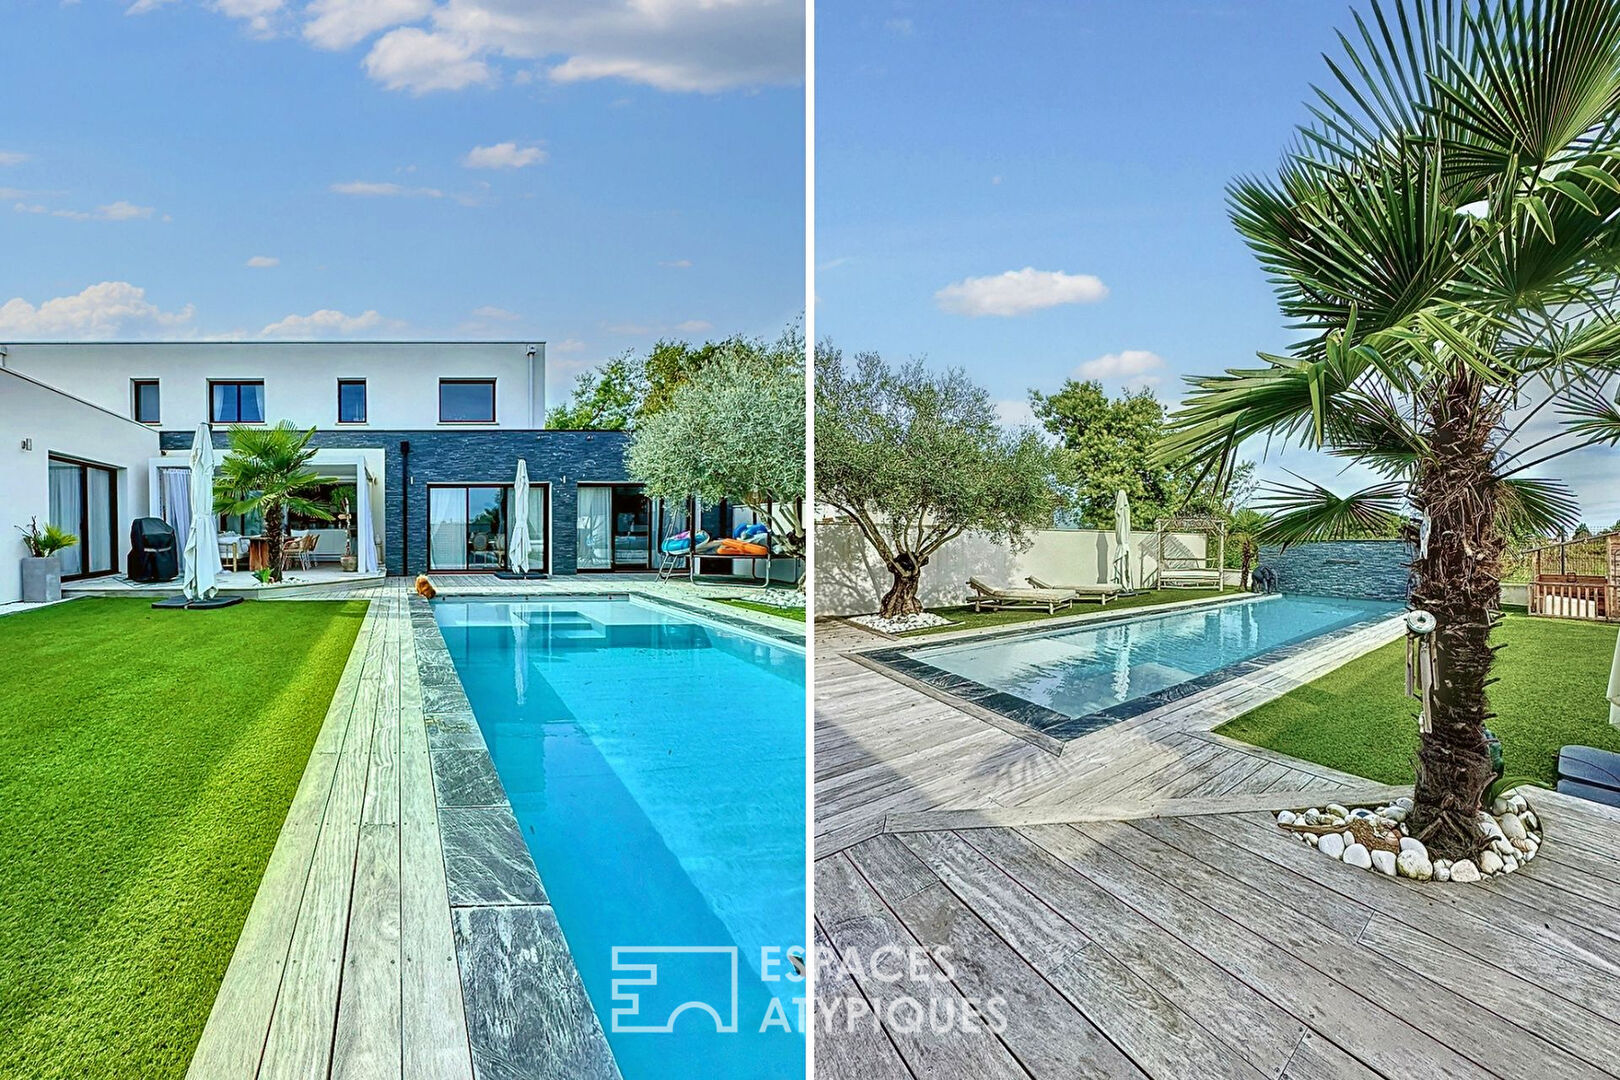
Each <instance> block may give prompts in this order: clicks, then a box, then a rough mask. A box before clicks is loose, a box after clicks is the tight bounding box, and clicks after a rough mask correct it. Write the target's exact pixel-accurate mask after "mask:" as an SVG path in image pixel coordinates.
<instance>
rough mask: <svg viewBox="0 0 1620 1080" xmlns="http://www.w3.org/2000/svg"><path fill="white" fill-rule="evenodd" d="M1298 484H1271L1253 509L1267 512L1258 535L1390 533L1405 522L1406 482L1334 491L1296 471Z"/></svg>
mask: <svg viewBox="0 0 1620 1080" xmlns="http://www.w3.org/2000/svg"><path fill="white" fill-rule="evenodd" d="M1296 479H1298V480H1299V481H1300V482H1299V483H1298V484H1272V485H1271V486H1270V487H1269V488H1268V489H1267V491H1266V494H1265V497H1264V498H1262V499H1260V500H1259V501H1258V502H1257V503H1256V504H1255V509H1257V510H1259V511H1261V512H1262V513H1264V514H1265V515H1266V523H1265V526H1264V527H1263V528H1262V529H1261V530H1260V540H1261V541H1262V542H1263V543H1268V544H1281V545H1282V546H1283V547H1288V546H1289V545H1290V544H1301V543H1306V542H1310V541H1317V540H1344V539H1347V538H1350V537H1360V536H1387V535H1389V534H1390V533H1391V532H1393V531H1394V530H1395V529H1396V528H1397V527H1398V526H1399V525H1400V523H1401V521H1402V517H1401V513H1400V510H1401V506H1402V503H1403V501H1404V500H1405V496H1406V491H1407V486H1406V485H1405V484H1403V483H1396V482H1391V483H1385V484H1376V485H1374V486H1372V487H1368V488H1363V489H1361V490H1360V491H1353V492H1351V493H1350V494H1348V495H1335V494H1334V493H1333V492H1331V491H1329V490H1328V489H1327V488H1325V487H1323V486H1322V485H1321V484H1317V483H1314V482H1313V481H1310V480H1306V479H1304V478H1303V477H1296Z"/></svg>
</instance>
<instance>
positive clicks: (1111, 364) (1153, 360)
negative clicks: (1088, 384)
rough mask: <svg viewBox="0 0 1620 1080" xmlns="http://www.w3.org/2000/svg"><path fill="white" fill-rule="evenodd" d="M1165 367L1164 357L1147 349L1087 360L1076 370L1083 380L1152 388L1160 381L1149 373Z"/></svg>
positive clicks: (1127, 350)
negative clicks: (1116, 381)
mask: <svg viewBox="0 0 1620 1080" xmlns="http://www.w3.org/2000/svg"><path fill="white" fill-rule="evenodd" d="M1162 367H1164V357H1162V356H1160V355H1158V354H1157V353H1151V352H1148V351H1147V350H1146V349H1125V350H1123V351H1121V352H1116V353H1108V354H1107V355H1106V356H1099V357H1097V358H1096V359H1095V360H1087V361H1086V362H1085V363H1083V364H1081V365H1080V366H1079V367H1077V368H1075V369H1074V373H1075V374H1076V375H1078V376H1080V377H1081V378H1082V379H1123V380H1125V381H1126V382H1127V383H1128V384H1129V385H1132V386H1152V385H1154V384H1155V383H1157V382H1158V381H1159V377H1158V376H1157V375H1150V374H1148V373H1149V372H1152V371H1157V370H1159V369H1160V368H1162Z"/></svg>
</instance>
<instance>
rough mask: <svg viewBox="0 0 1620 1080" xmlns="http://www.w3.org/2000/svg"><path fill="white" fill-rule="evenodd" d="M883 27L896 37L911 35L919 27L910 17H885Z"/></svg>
mask: <svg viewBox="0 0 1620 1080" xmlns="http://www.w3.org/2000/svg"><path fill="white" fill-rule="evenodd" d="M883 28H884V29H885V30H887V31H888V32H889V33H891V34H894V35H895V36H896V37H910V36H911V35H912V34H913V33H914V32H915V31H916V29H917V24H916V23H914V22H912V21H911V20H910V19H885V20H884V22H883Z"/></svg>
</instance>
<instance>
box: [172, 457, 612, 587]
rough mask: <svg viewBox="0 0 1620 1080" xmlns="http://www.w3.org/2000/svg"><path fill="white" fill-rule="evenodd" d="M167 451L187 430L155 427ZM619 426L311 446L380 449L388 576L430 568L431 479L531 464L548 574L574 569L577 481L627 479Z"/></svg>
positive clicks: (487, 479)
mask: <svg viewBox="0 0 1620 1080" xmlns="http://www.w3.org/2000/svg"><path fill="white" fill-rule="evenodd" d="M159 437H160V439H161V441H162V447H163V449H164V450H190V449H191V438H192V433H191V432H189V431H165V432H162V433H160V436H159ZM401 440H406V441H409V442H410V444H411V452H410V459H411V481H412V483H411V484H410V521H409V522H408V523H407V522H406V521H405V516H404V514H405V498H404V491H405V489H406V485H405V474H404V465H403V459H402V457H401V456H400V451H399V444H400V441H401ZM227 441H228V436H227V433H226V432H225V431H223V430H220V431H215V432H214V445H215V446H216V447H218V448H220V449H224V448H225V446H226V445H227ZM628 442H629V433H628V432H623V431H557V430H539V431H536V430H527V429H516V428H495V429H480V430H477V431H384V430H378V429H374V428H368V429H365V430H358V431H335V430H329V429H322V430H320V431H317V432H316V433H315V439H314V444H315V445H316V446H319V447H322V448H326V449H343V450H350V449H353V450H379V449H380V450H382V451H383V453H384V460H385V469H386V473H387V476H386V478H385V480H384V482H383V488H384V492H383V494H384V506H385V512H384V514H383V518H384V520H383V521H382V522H381V523H380V527H381V528H382V531H383V534H384V539H383V545H384V548H385V549H386V551H387V557H388V572H389V573H390V574H419V573H422V572H423V571H424V570H426V569H427V541H428V498H427V490H428V485H429V484H510V483H511V482H512V474H513V473H514V471H516V469H517V459H518V458H520V457H522V458H524V459H525V460H527V461H528V463H529V481H530V483H534V484H541V483H546V484H550V485H551V552H550V554H551V573H553V574H572V573H574V572H575V570H576V562H575V546H576V545H575V540H576V538H577V536H576V529H575V522H576V520H577V517H576V509H577V505H578V501H577V493H578V483H579V481H581V480H583V481H585V482H586V483H592V482H601V483H627V482H629V477H628V476H626V475H625V471H624V451H625V447H626V445H627V444H628ZM407 525H408V527H409V529H410V538H411V543H410V565H409V566H406V565H404V564H403V558H404V554H405V550H404V549H405V530H406V528H407Z"/></svg>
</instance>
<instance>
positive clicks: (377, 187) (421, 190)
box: [332, 180, 444, 199]
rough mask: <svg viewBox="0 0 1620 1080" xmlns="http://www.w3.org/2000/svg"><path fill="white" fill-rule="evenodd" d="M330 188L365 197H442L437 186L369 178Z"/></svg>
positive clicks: (334, 185) (342, 193) (338, 191)
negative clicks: (412, 184)
mask: <svg viewBox="0 0 1620 1080" xmlns="http://www.w3.org/2000/svg"><path fill="white" fill-rule="evenodd" d="M332 190H333V191H335V192H337V193H338V194H339V195H360V196H366V197H383V198H403V199H442V198H444V192H442V191H440V190H439V189H438V188H430V187H406V186H405V185H404V184H396V183H394V182H393V181H388V180H385V181H382V182H380V183H379V182H375V181H371V180H350V181H348V182H347V183H343V184H333V185H332Z"/></svg>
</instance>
